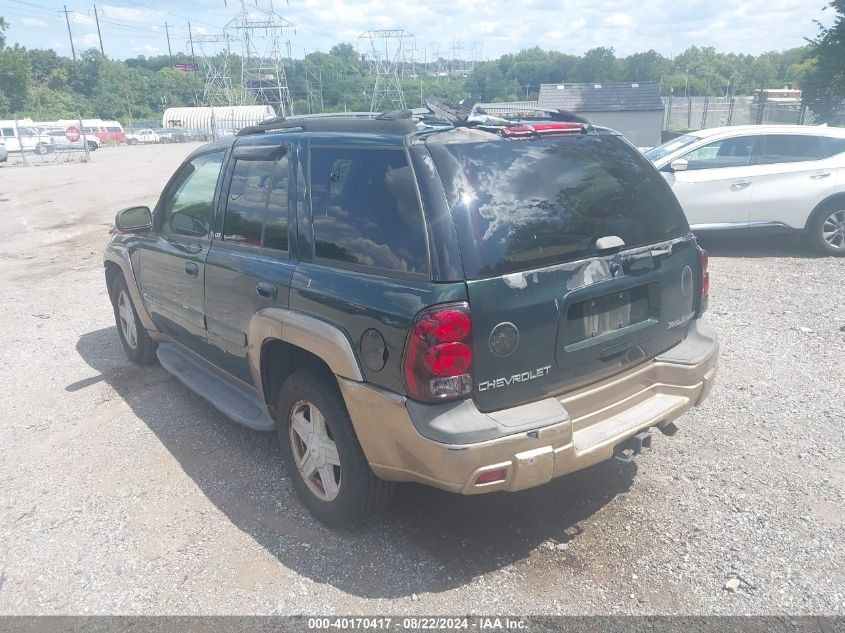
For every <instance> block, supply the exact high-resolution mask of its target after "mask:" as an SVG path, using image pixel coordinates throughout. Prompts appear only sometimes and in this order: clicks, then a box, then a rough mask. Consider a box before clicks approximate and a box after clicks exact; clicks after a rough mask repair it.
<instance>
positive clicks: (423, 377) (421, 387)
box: [404, 303, 472, 401]
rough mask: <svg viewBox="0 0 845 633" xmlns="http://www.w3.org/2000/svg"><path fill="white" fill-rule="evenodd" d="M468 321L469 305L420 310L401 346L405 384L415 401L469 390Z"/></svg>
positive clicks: (452, 305) (460, 394) (470, 344)
mask: <svg viewBox="0 0 845 633" xmlns="http://www.w3.org/2000/svg"><path fill="white" fill-rule="evenodd" d="M471 366H472V322H471V319H470V313H469V306H468V305H467V304H466V303H455V304H449V305H444V306H438V307H435V308H429V309H427V310H423V311H422V312H420V313H419V314H418V315H417V318H416V319H414V323H413V325H412V326H411V332H410V334H409V336H408V343H407V345H406V346H405V362H404V368H405V384H406V386H407V388H408V395H409V396H410V397H412V398H414V399H417V400H429V401H433V400H444V399H449V398H459V397H462V396H466V395H468V394H470V393H471V392H472V375H471V373H470V372H471V369H470V368H471Z"/></svg>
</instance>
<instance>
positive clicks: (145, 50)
mask: <svg viewBox="0 0 845 633" xmlns="http://www.w3.org/2000/svg"><path fill="white" fill-rule="evenodd" d="M131 43H132V44H133V45H134V46H133V47H132V50H133V51H134V52H135V53H141V54H144V55H160V54H161V53H162V51H163V49H161V48H159V47H158V46H153V45H152V44H141V45H140V46H138V45H135V44H136V42H135V41H134V40H133V41H132V42H131Z"/></svg>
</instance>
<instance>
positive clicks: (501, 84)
mask: <svg viewBox="0 0 845 633" xmlns="http://www.w3.org/2000/svg"><path fill="white" fill-rule="evenodd" d="M465 85H466V89H467V90H468V91H469V92H470V94H471V95H472V96H474V97H478V98H479V99H481V100H482V101H492V100H493V99H495V98H496V97H498V96H499V95H500V94H502V93H503V92H505V91H506V90H507V83H506V82H505V76H504V75H503V74H502V71H501V70H499V65H498V64H497V63H496V62H481V63H480V64H476V65H475V68H473V69H472V72H471V73H470V74H469V77H467V79H466V84H465Z"/></svg>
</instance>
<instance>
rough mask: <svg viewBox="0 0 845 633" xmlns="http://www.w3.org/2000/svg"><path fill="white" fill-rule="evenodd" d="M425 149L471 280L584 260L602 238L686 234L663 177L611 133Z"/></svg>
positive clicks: (641, 239) (640, 240)
mask: <svg viewBox="0 0 845 633" xmlns="http://www.w3.org/2000/svg"><path fill="white" fill-rule="evenodd" d="M429 149H430V151H431V154H432V156H433V157H434V162H435V164H436V165H437V170H438V172H439V173H440V176H441V179H442V181H443V185H444V188H445V191H446V196H447V198H448V201H449V205H450V207H451V208H452V217H453V218H454V221H455V227H456V229H457V232H458V239H459V240H460V245H461V254H462V255H463V260H464V271H465V273H466V275H467V277H468V278H470V279H474V278H478V277H486V276H490V275H501V274H505V273H509V272H515V271H520V270H528V269H531V268H538V267H541V266H548V265H551V264H557V263H563V262H567V261H572V260H575V259H581V258H584V257H589V256H592V255H595V242H596V240H597V239H598V238H600V237H604V236H607V235H617V236H619V237H621V238H622V239H623V240H624V241H625V244H626V246H627V247H636V246H644V245H647V244H653V243H655V242H660V241H664V240H668V239H672V238H675V237H681V236H683V235H685V234H687V233H688V232H689V226H688V225H687V221H686V218H685V217H684V214H683V211H682V210H681V208H680V206H679V205H678V202H677V200H676V199H675V196H674V195H673V194H672V192H671V190H670V189H669V187H668V185H667V184H666V182H665V181H664V180H663V178H662V177H661V176H660V174H659V173H658V172H657V171H656V170H655V169H654V167H652V166H651V164H650V163H649V162H648V161H647V160H646V159H645V158H643V157H642V155H640V154H639V152H637V151H636V150H635V149H634V148H632V147H630V146H628V145H627V144H626V143H625V142H624V141H622V140H620V139H619V138H616V137H614V136H596V135H591V134H584V135H579V136H576V137H568V138H563V139H558V140H544V141H505V140H498V139H497V140H490V141H485V142H477V143H456V144H452V145H448V144H443V145H440V144H436V145H435V144H431V145H429Z"/></svg>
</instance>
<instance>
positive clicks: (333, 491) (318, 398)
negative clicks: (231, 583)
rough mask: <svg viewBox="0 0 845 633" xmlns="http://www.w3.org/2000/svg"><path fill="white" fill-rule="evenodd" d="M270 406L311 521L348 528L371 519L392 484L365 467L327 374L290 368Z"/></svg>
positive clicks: (337, 392)
mask: <svg viewBox="0 0 845 633" xmlns="http://www.w3.org/2000/svg"><path fill="white" fill-rule="evenodd" d="M315 409H316V411H317V415H315V413H314V411H315ZM276 411H277V418H276V431H277V434H278V437H279V446H280V448H281V451H282V456H283V457H284V460H285V465H286V466H287V471H288V476H289V477H290V480H291V483H292V484H293V487H294V490H296V494H297V495H298V496H299V498H300V500H301V501H302V503H303V504H304V505H305V507H306V508H308V510H309V511H310V512H311V514H312V515H314V517H315V518H317V520H319V521H321V522H322V523H325V524H326V525H328V526H331V527H349V526H352V525H355V524H357V523H361V522H363V521H366V520H367V519H370V518H372V517H373V516H375V515H376V514H378V513H379V512H380V511H381V510H383V509H384V508H385V507H386V506H387V505H388V504H389V503H390V499H391V498H392V496H393V490H394V487H395V486H394V484H393V483H392V482H388V481H384V480H382V479H379V478H378V477H376V476H375V474H374V473H373V471H372V469H371V468H370V465H369V463H368V462H367V458H366V457H365V456H364V452H363V451H362V450H361V445H360V444H359V443H358V437H357V436H356V435H355V429H354V428H353V426H352V421H351V420H350V419H349V412H348V411H347V410H346V404H345V403H344V401H343V396H342V395H341V393H340V389H339V388H338V386H337V380H336V379H335V377H334V376H333V375H331V374H330V373H328V372H323V371H315V370H298V371H296V372H294V373H293V374H292V375H291V376H290V377H289V378H288V379H287V380H286V381H285V383H284V384H283V385H282V388H281V390H280V393H279V400H278V406H277V407H276ZM297 428H298V429H300V432H301V431H303V430H305V431H306V432H310V433H311V435H309V437H310V439H311V442H315V441H316V442H317V444H318V445H319V448H318V449H317V450H318V452H317V453H315V452H314V450H313V449H312V447H313V446H314V444H307V443H306V442H305V441H304V440H303V439H302V435H301V434H300V433H297V431H296V429H297ZM326 447H328V450H326ZM332 447H334V449H335V450H334V451H333V450H332ZM309 454H310V455H311V456H312V458H313V457H314V455H316V459H317V464H320V463H322V465H321V466H320V467H317V466H316V464H314V463H313V462H310V463H309V462H308V455H309ZM304 464H307V465H306V466H305V468H306V469H307V470H309V471H310V470H311V469H312V468H314V470H313V474H312V475H311V476H310V477H306V475H305V474H304V471H303V468H302V466H301V465H304ZM330 481H334V485H331V484H329V483H328V482H330ZM324 482H327V483H324Z"/></svg>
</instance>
